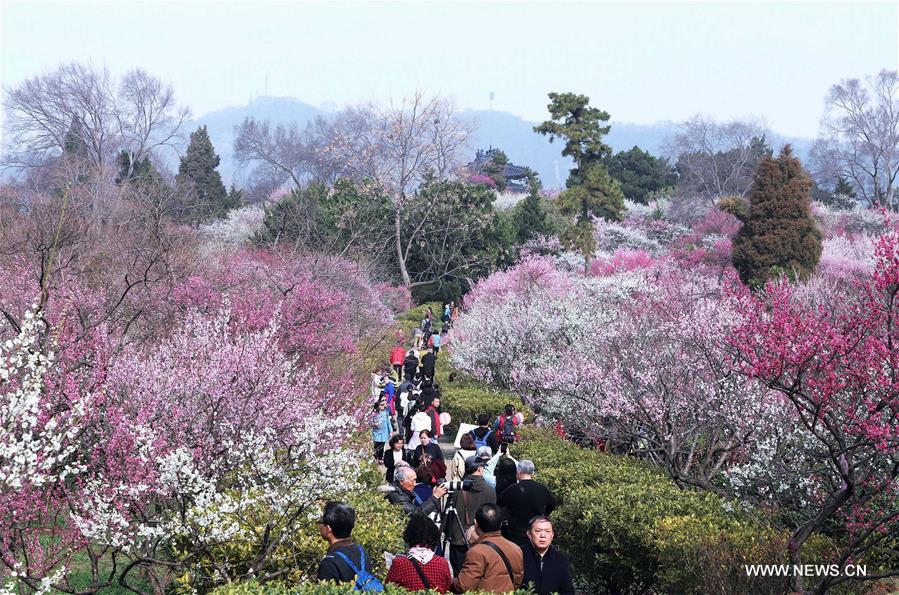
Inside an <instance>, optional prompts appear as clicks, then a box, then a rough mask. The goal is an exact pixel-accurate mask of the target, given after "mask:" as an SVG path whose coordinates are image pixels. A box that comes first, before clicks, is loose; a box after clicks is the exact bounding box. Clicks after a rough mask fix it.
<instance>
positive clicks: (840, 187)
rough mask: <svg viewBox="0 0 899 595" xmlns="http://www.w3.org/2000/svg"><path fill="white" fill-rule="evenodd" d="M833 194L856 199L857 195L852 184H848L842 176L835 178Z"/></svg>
mask: <svg viewBox="0 0 899 595" xmlns="http://www.w3.org/2000/svg"><path fill="white" fill-rule="evenodd" d="M833 193H834V194H839V195H842V196H848V197H849V198H857V195H856V194H855V188H853V187H852V184H850V183H849V180H847V179H846V178H844V177H843V176H840V177H839V178H837V185H836V186H834V189H833Z"/></svg>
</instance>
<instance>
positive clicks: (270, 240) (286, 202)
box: [253, 184, 328, 245]
mask: <svg viewBox="0 0 899 595" xmlns="http://www.w3.org/2000/svg"><path fill="white" fill-rule="evenodd" d="M327 193H328V189H327V187H326V186H325V185H324V184H312V185H310V186H307V187H306V188H303V189H299V190H298V189H294V190H291V191H290V193H289V194H288V195H287V196H284V197H282V198H281V199H280V200H278V201H277V202H273V203H272V204H270V205H266V206H265V218H264V219H263V220H262V229H260V230H259V231H258V232H256V235H255V236H254V238H253V241H254V242H255V243H256V244H259V245H270V244H276V243H278V242H286V243H295V242H298V241H301V240H305V238H306V237H307V236H308V235H309V234H310V233H311V232H312V231H313V230H314V229H315V218H316V213H317V211H318V205H319V204H320V203H321V202H322V201H324V200H325V197H326V196H327Z"/></svg>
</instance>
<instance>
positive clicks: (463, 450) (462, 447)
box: [446, 434, 477, 481]
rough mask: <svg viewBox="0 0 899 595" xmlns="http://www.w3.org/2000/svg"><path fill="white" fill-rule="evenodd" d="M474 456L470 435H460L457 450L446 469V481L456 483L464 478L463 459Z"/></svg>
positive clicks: (472, 441)
mask: <svg viewBox="0 0 899 595" xmlns="http://www.w3.org/2000/svg"><path fill="white" fill-rule="evenodd" d="M476 454H477V453H476V451H475V446H474V440H473V439H472V437H471V434H462V437H461V438H459V450H457V451H456V454H454V455H453V460H452V461H451V462H450V464H449V467H448V468H447V472H446V480H447V481H456V480H461V479H462V478H463V477H465V459H467V458H468V457H473V456H475V455H476Z"/></svg>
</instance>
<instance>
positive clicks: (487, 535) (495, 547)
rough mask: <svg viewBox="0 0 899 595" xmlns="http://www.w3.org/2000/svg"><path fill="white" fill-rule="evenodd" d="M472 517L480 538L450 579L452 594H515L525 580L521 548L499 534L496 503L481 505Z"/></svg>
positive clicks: (498, 516) (498, 517)
mask: <svg viewBox="0 0 899 595" xmlns="http://www.w3.org/2000/svg"><path fill="white" fill-rule="evenodd" d="M474 518H475V526H476V528H477V532H478V535H479V538H478V540H477V541H475V542H474V543H473V544H471V549H469V550H468V553H467V554H466V555H465V561H464V562H463V563H462V570H461V571H460V572H459V576H457V577H456V578H455V579H453V586H452V591H453V593H465V592H466V591H486V592H488V593H507V592H509V591H514V590H515V589H517V588H519V587H520V586H521V583H522V581H523V580H524V560H523V558H522V555H521V548H519V547H518V546H517V545H515V544H514V543H512V542H511V541H509V540H508V539H505V538H504V537H503V536H502V534H500V532H499V527H500V512H499V508H497V507H496V505H495V504H490V503H487V504H482V505H481V506H480V507H479V508H478V511H477V513H476V514H475V517H474Z"/></svg>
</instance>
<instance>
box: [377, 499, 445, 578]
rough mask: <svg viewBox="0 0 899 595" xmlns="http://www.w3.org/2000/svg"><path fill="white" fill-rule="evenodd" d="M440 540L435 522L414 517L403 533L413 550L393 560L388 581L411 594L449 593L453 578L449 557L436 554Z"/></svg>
mask: <svg viewBox="0 0 899 595" xmlns="http://www.w3.org/2000/svg"><path fill="white" fill-rule="evenodd" d="M439 540H440V531H439V530H438V529H437V525H435V524H434V521H432V520H431V519H429V518H428V517H426V516H424V515H421V514H413V515H412V516H410V517H409V523H408V524H407V525H406V530H405V531H403V541H405V542H406V545H408V546H409V551H408V552H406V553H405V554H404V555H402V556H396V557H395V558H394V559H393V564H391V565H390V571H389V572H388V573H387V582H388V583H393V584H394V585H399V586H400V587H403V588H404V589H407V590H409V591H423V590H426V589H434V590H435V591H437V592H438V593H446V592H447V590H448V589H449V587H450V585H451V584H452V582H453V577H452V576H451V575H450V568H449V562H447V561H446V558H443V557H441V556H438V555H436V554H435V553H434V548H436V547H437V543H438V541H439Z"/></svg>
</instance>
